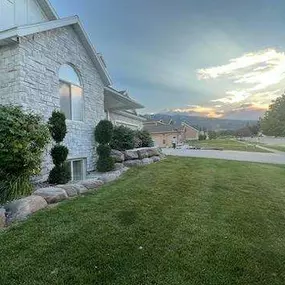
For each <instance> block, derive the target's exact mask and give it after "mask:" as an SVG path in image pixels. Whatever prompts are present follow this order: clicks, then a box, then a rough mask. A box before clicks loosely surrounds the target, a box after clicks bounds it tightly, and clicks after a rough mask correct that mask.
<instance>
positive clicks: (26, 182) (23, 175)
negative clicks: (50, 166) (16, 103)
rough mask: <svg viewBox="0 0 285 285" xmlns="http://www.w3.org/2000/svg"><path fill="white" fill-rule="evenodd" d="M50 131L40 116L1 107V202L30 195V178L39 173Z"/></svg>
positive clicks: (18, 108)
mask: <svg viewBox="0 0 285 285" xmlns="http://www.w3.org/2000/svg"><path fill="white" fill-rule="evenodd" d="M49 138H50V136H49V131H48V127H47V125H46V124H44V123H43V122H42V120H41V118H40V116H38V115H35V114H32V113H25V112H23V111H22V109H21V108H20V107H13V106H2V105H1V106H0V181H1V182H0V201H1V202H5V201H8V200H12V199H15V198H17V197H19V196H22V195H27V194H30V193H31V191H32V186H31V184H30V177H31V176H33V175H36V174H39V173H40V170H41V161H42V153H43V151H44V149H45V146H46V145H47V143H48V142H49Z"/></svg>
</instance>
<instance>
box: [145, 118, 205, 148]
mask: <svg viewBox="0 0 285 285" xmlns="http://www.w3.org/2000/svg"><path fill="white" fill-rule="evenodd" d="M144 129H145V130H147V131H149V132H150V134H151V137H152V139H153V141H154V144H155V145H156V146H159V147H171V146H172V141H173V140H175V141H176V142H177V144H183V143H185V142H186V141H189V140H198V139H199V133H200V131H199V130H197V129H195V128H194V127H192V126H190V125H189V124H187V123H185V122H182V123H181V124H175V123H173V122H172V121H170V122H168V123H165V122H162V121H146V122H144Z"/></svg>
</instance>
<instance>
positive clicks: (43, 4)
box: [38, 0, 59, 20]
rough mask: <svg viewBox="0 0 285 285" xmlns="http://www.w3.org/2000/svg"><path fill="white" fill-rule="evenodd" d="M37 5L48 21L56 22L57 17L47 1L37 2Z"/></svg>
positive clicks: (40, 0)
mask: <svg viewBox="0 0 285 285" xmlns="http://www.w3.org/2000/svg"><path fill="white" fill-rule="evenodd" d="M38 4H39V5H40V7H41V8H42V9H43V11H44V13H45V14H46V16H47V17H48V19H49V20H58V19H59V16H58V14H57V13H56V10H55V9H54V8H53V6H52V5H51V3H50V1H49V0H38Z"/></svg>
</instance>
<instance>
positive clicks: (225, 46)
mask: <svg viewBox="0 0 285 285" xmlns="http://www.w3.org/2000/svg"><path fill="white" fill-rule="evenodd" d="M51 3H52V4H53V6H54V8H55V9H56V10H57V12H58V14H59V16H60V17H67V16H71V15H78V16H79V17H80V19H81V21H82V23H83V25H84V27H85V30H86V31H87V33H88V34H89V36H90V38H91V40H92V42H93V43H94V45H95V48H96V50H97V52H100V53H102V54H103V56H104V60H105V61H106V64H107V68H108V71H109V73H110V75H111V78H112V81H113V86H114V87H115V88H118V89H120V90H127V91H128V93H129V94H130V96H131V97H133V98H134V99H136V100H137V101H139V102H140V103H142V104H143V105H144V106H145V107H146V108H145V109H143V110H142V111H140V112H141V113H157V112H161V111H164V112H165V111H168V112H181V113H187V114H189V115H198V116H205V117H212V118H229V119H243V120H250V119H258V117H259V116H261V115H262V114H263V113H264V112H265V110H266V109H267V108H268V105H269V104H270V103H271V101H272V100H274V99H276V98H277V97H278V96H281V95H282V94H283V90H284V87H283V86H284V83H285V17H284V11H285V1H284V0H239V1H232V0H215V1H213V0H172V1H170V0H81V1H78V0H51Z"/></svg>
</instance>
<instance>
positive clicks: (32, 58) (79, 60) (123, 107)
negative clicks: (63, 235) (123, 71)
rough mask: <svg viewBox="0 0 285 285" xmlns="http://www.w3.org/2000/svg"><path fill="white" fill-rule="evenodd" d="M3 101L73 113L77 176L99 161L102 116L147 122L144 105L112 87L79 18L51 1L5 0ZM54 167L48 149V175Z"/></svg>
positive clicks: (1, 5)
mask: <svg viewBox="0 0 285 285" xmlns="http://www.w3.org/2000/svg"><path fill="white" fill-rule="evenodd" d="M0 104H13V105H20V106H22V107H23V108H24V109H25V110H32V111H34V112H35V113H39V114H41V115H42V116H43V117H44V119H45V120H47V119H48V118H49V117H50V116H51V113H52V111H53V110H55V109H57V110H62V111H63V112H64V113H65V115H66V117H67V126H68V134H67V136H66V139H65V144H66V145H67V146H68V148H69V157H68V159H69V162H70V167H71V171H72V177H73V179H75V180H76V179H81V178H84V176H85V174H86V172H87V171H92V170H94V168H95V163H96V151H95V141H94V128H95V126H96V125H97V124H98V122H99V121H100V120H102V119H106V118H107V119H109V120H111V121H112V122H113V123H114V124H115V125H125V126H129V127H131V128H133V129H141V128H142V127H143V120H144V119H143V118H142V117H140V116H138V115H137V113H136V109H139V108H143V106H142V105H141V104H140V103H138V102H136V101H135V100H134V99H132V98H131V97H130V96H129V94H128V93H127V92H126V91H119V90H116V89H115V88H113V87H112V82H111V78H110V75H109V74H108V71H107V68H106V64H105V62H104V59H103V57H102V55H101V54H99V53H97V51H96V50H95V48H94V46H93V44H92V43H91V41H90V39H89V37H88V35H87V34H86V32H85V30H84V28H83V26H82V24H81V22H80V20H79V18H78V17H77V16H72V17H68V18H63V19H60V18H59V17H58V15H57V13H56V12H55V10H54V9H53V7H52V6H51V4H50V3H49V1H48V0H0ZM51 167H52V162H51V158H50V156H49V153H48V150H47V152H46V156H45V162H44V164H43V172H42V174H43V178H46V177H47V174H48V173H49V171H50V169H51Z"/></svg>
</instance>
